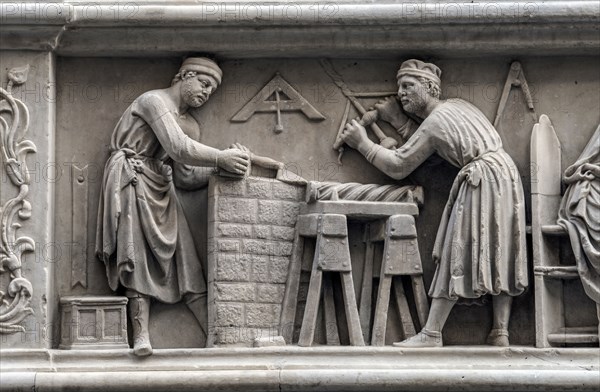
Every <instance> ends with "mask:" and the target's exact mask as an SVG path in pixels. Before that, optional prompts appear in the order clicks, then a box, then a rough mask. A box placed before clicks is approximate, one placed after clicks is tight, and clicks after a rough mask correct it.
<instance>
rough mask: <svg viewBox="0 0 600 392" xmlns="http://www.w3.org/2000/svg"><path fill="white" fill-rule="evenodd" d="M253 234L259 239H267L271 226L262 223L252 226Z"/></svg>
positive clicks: (269, 235)
mask: <svg viewBox="0 0 600 392" xmlns="http://www.w3.org/2000/svg"><path fill="white" fill-rule="evenodd" d="M254 236H255V237H256V238H259V239H265V240H266V239H269V237H271V227H270V226H264V225H256V226H254Z"/></svg>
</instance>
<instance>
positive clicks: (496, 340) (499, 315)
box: [487, 293, 513, 347]
mask: <svg viewBox="0 0 600 392" xmlns="http://www.w3.org/2000/svg"><path fill="white" fill-rule="evenodd" d="M512 302H513V297H511V296H510V295H507V294H504V293H501V294H499V295H495V296H494V297H493V299H492V305H493V307H494V320H493V325H492V330H491V331H490V334H489V335H488V338H487V344H489V345H492V346H500V347H506V346H508V345H509V342H508V322H509V321H510V311H511V308H512Z"/></svg>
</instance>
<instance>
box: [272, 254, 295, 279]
mask: <svg viewBox="0 0 600 392" xmlns="http://www.w3.org/2000/svg"><path fill="white" fill-rule="evenodd" d="M289 265H290V260H289V258H287V257H271V267H270V268H269V272H270V281H271V283H285V282H287V276H288V268H289Z"/></svg>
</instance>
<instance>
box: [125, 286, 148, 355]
mask: <svg viewBox="0 0 600 392" xmlns="http://www.w3.org/2000/svg"><path fill="white" fill-rule="evenodd" d="M127 297H128V298H129V305H128V308H129V319H130V320H131V327H132V328H131V329H132V330H133V353H134V354H135V355H137V356H140V357H143V356H146V355H151V354H152V345H151V344H150V333H149V331H148V320H149V319H150V297H148V296H147V295H143V294H140V293H138V292H136V291H133V290H128V291H127Z"/></svg>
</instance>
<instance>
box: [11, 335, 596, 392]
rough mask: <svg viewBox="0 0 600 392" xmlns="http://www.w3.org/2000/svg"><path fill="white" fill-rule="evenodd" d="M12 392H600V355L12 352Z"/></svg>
mask: <svg viewBox="0 0 600 392" xmlns="http://www.w3.org/2000/svg"><path fill="white" fill-rule="evenodd" d="M2 358H3V361H2V363H1V364H0V371H1V372H2V383H3V386H4V387H5V388H6V389H7V390H12V389H11V387H13V388H15V390H16V389H17V388H22V389H20V390H25V389H27V390H30V389H31V390H34V389H35V390H38V389H39V390H44V391H63V390H65V389H79V390H88V389H89V390H97V388H98V386H99V385H101V386H102V389H103V390H104V391H107V392H108V391H125V390H134V389H136V388H139V386H140V385H143V386H144V390H145V391H148V392H151V391H165V390H171V389H173V388H174V385H176V386H177V387H176V389H177V390H178V391H196V390H198V388H199V386H201V388H202V389H203V390H217V389H218V390H227V391H248V390H261V391H329V392H331V391H345V392H348V391H367V390H368V391H371V392H376V391H391V390H394V391H411V392H416V391H432V390H440V391H441V390H444V391H455V392H468V391H472V392H482V391H506V390H513V391H565V390H577V391H590V392H591V391H596V389H597V385H598V361H597V359H598V349H597V348H583V349H570V348H557V349H543V350H541V349H536V348H532V347H507V348H498V347H484V346H482V347H444V348H432V349H404V350H402V349H398V348H394V347H371V346H366V347H333V346H329V347H311V348H300V347H293V346H288V347H264V348H260V349H257V348H218V349H169V350H160V349H159V350H155V351H154V354H153V355H152V356H151V357H148V358H144V359H143V360H140V359H139V358H136V357H135V356H134V355H133V353H132V350H98V351H87V350H72V351H69V350H62V351H61V350H49V351H42V350H18V351H17V350H4V351H3V352H2Z"/></svg>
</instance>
